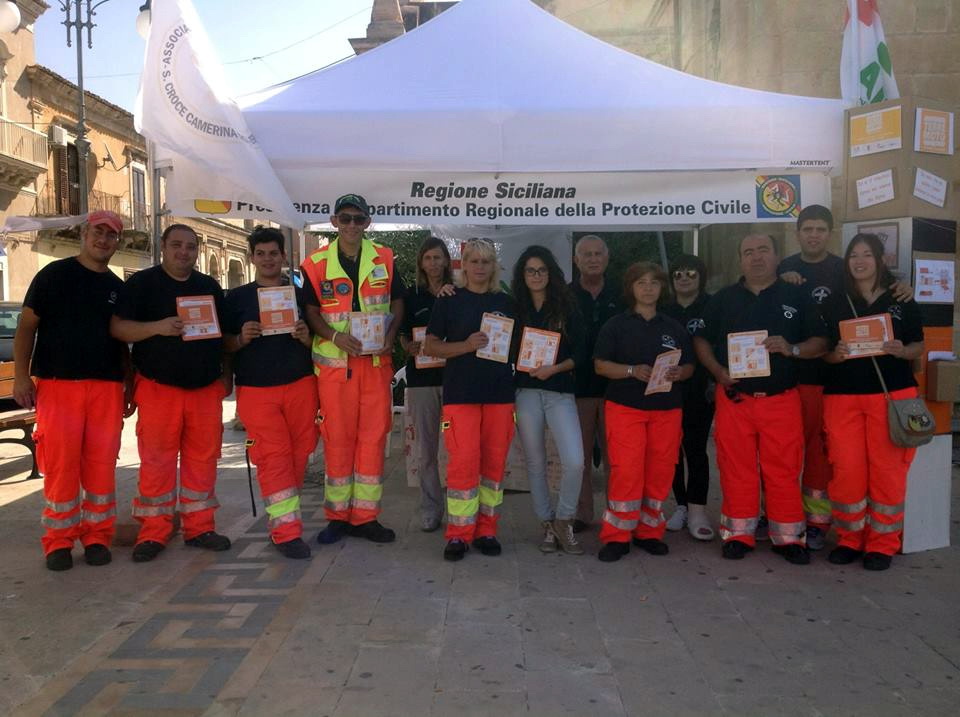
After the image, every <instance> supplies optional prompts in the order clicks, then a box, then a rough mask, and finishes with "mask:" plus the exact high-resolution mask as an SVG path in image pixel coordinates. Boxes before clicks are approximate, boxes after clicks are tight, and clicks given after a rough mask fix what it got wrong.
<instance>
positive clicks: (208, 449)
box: [110, 224, 230, 562]
mask: <svg viewBox="0 0 960 717" xmlns="http://www.w3.org/2000/svg"><path fill="white" fill-rule="evenodd" d="M160 242H161V247H162V249H163V260H162V262H161V264H160V266H154V267H151V268H149V269H144V270H142V271H138V272H137V273H136V274H134V275H133V276H132V277H130V279H129V280H128V281H127V283H126V284H124V286H123V291H121V293H120V300H119V301H118V302H117V307H116V310H115V311H114V317H113V319H112V321H111V324H110V330H111V333H112V334H113V336H114V337H115V338H117V339H120V340H121V341H125V342H127V343H132V344H133V345H134V346H133V365H134V367H135V368H136V371H137V375H136V379H135V385H134V395H133V399H134V403H135V404H136V406H137V410H138V411H139V417H138V420H137V446H138V448H139V450H140V476H139V485H138V494H137V497H136V498H134V501H133V516H134V517H135V518H136V519H137V521H139V523H140V533H139V535H138V536H137V543H136V545H135V546H134V548H133V559H134V561H135V562H147V561H149V560H153V559H154V558H156V557H157V555H159V554H160V551H162V550H163V549H164V548H165V547H166V544H167V542H168V541H169V540H170V536H171V534H172V533H173V513H174V510H176V508H177V502H178V495H177V462H178V459H179V463H180V491H179V504H180V505H179V510H180V522H181V525H182V527H183V537H184V541H185V542H186V544H187V545H190V546H193V547H197V548H206V549H207V550H227V549H229V547H230V540H229V539H228V538H227V537H226V536H223V535H219V534H218V533H216V532H215V530H214V519H213V514H214V511H215V510H216V508H217V507H218V506H219V505H220V503H219V501H218V500H217V496H216V494H215V493H214V484H215V483H216V480H217V459H218V458H219V457H220V444H221V441H222V437H223V423H222V402H223V398H224V396H226V395H227V394H228V393H229V392H230V391H229V388H228V384H229V377H223V376H222V360H221V359H222V354H223V340H222V338H221V329H220V327H221V326H222V320H221V317H222V316H223V290H222V289H221V288H220V285H219V284H218V283H217V282H216V281H215V280H214V279H212V278H211V277H209V276H207V275H206V274H201V273H200V272H199V271H196V270H195V269H194V268H193V267H194V264H196V261H197V254H198V252H199V241H198V238H197V235H196V232H194V231H193V229H192V228H191V227H189V226H187V225H185V224H173V225H171V226H169V227H167V229H166V231H164V232H163V236H162V237H161V239H160Z"/></svg>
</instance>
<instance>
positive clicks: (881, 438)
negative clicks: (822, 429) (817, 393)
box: [823, 388, 918, 555]
mask: <svg viewBox="0 0 960 717" xmlns="http://www.w3.org/2000/svg"><path fill="white" fill-rule="evenodd" d="M917 395H918V393H917V389H916V388H904V389H901V390H899V391H892V392H891V393H890V396H891V397H892V398H894V399H898V398H914V397H916V396H917ZM823 403H824V413H823V419H824V423H825V425H826V428H827V447H828V448H829V450H830V461H831V462H832V463H833V480H832V481H831V482H830V500H831V502H832V505H833V526H834V528H835V529H836V531H837V538H838V541H837V542H838V545H842V546H844V547H847V548H853V549H854V550H863V551H866V552H870V553H883V554H884V555H893V554H895V553H896V552H897V551H899V550H900V538H901V534H902V533H903V503H904V498H905V497H906V492H907V471H908V470H909V469H910V462H911V461H912V460H913V456H914V454H915V453H916V451H917V449H916V448H903V447H901V446H897V445H894V444H893V442H892V441H891V440H890V431H889V428H888V424H887V403H886V398H885V397H884V395H883V394H882V393H871V394H866V395H850V394H846V395H828V396H825V397H824V401H823Z"/></svg>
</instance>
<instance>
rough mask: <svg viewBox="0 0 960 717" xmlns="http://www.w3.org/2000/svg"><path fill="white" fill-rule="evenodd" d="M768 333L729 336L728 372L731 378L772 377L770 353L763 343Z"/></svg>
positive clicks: (746, 332) (750, 332)
mask: <svg viewBox="0 0 960 717" xmlns="http://www.w3.org/2000/svg"><path fill="white" fill-rule="evenodd" d="M766 340H767V332H766V331H741V332H739V333H735V334H727V370H728V371H729V373H730V378H759V377H761V376H769V375H770V353H769V352H768V351H767V347H766V346H764V345H763V342H764V341H766Z"/></svg>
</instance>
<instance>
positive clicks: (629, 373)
mask: <svg viewBox="0 0 960 717" xmlns="http://www.w3.org/2000/svg"><path fill="white" fill-rule="evenodd" d="M630 376H633V366H627V378H629V377H630Z"/></svg>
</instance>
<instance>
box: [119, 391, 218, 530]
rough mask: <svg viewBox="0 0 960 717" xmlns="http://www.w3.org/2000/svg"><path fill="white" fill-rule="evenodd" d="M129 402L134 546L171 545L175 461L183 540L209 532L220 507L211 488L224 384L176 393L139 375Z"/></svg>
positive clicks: (215, 464) (175, 496) (214, 474)
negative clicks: (133, 428) (133, 431)
mask: <svg viewBox="0 0 960 717" xmlns="http://www.w3.org/2000/svg"><path fill="white" fill-rule="evenodd" d="M133 396H134V400H135V401H136V404H137V415H138V419H137V447H138V448H139V450H140V479H139V485H138V495H137V496H136V497H135V498H134V499H133V517H134V518H136V519H137V521H138V522H139V523H140V532H139V534H138V535H137V542H138V543H142V542H144V541H146V540H152V541H154V542H157V543H162V544H164V545H166V543H167V541H168V540H170V536H171V534H172V533H173V514H174V510H175V509H176V507H177V501H178V495H177V461H178V459H179V463H180V494H179V503H180V507H179V510H180V524H181V527H182V529H183V537H184V540H190V539H191V538H195V537H196V536H198V535H200V534H202V533H206V532H208V531H210V530H213V529H214V520H213V513H214V510H215V509H216V508H217V507H218V506H219V505H220V502H219V501H218V500H217V496H216V493H215V492H214V485H215V483H216V482H217V459H218V458H219V457H220V445H221V443H222V441H223V398H224V387H223V383H221V382H220V381H219V380H217V381H214V382H213V383H211V384H210V385H209V386H204V387H203V388H180V387H178V386H168V385H166V384H162V383H157V382H156V381H151V380H150V379H148V378H146V377H144V376H140V375H138V376H137V378H136V382H135V384H134V394H133Z"/></svg>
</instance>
